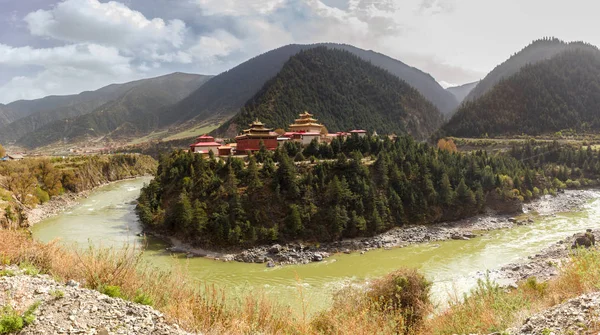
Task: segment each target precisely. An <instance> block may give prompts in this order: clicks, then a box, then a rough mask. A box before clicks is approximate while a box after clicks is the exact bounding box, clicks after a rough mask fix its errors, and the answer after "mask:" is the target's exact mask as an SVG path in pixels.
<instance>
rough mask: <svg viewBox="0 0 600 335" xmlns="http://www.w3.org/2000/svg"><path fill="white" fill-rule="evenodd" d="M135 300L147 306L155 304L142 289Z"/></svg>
mask: <svg viewBox="0 0 600 335" xmlns="http://www.w3.org/2000/svg"><path fill="white" fill-rule="evenodd" d="M133 302H135V303H138V304H142V305H146V306H152V304H153V301H152V298H151V297H150V296H149V295H147V294H145V293H144V292H141V291H138V293H137V294H136V296H135V299H133Z"/></svg>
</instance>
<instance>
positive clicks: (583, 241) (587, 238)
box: [571, 229, 596, 249]
mask: <svg viewBox="0 0 600 335" xmlns="http://www.w3.org/2000/svg"><path fill="white" fill-rule="evenodd" d="M595 244H596V238H595V237H594V234H593V233H592V232H591V230H590V229H588V231H586V232H585V233H584V234H579V235H577V236H576V237H575V241H573V245H572V246H571V248H572V249H575V248H577V247H586V248H590V247H591V246H593V245H595Z"/></svg>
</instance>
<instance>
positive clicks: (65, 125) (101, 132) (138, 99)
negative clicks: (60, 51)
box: [17, 73, 210, 148]
mask: <svg viewBox="0 0 600 335" xmlns="http://www.w3.org/2000/svg"><path fill="white" fill-rule="evenodd" d="M209 78H210V77H209V76H201V75H195V74H185V73H173V74H169V75H165V76H161V77H156V78H151V79H146V80H143V81H141V82H137V84H136V85H135V86H134V87H132V88H130V89H128V90H126V91H125V92H124V93H123V94H121V95H120V96H119V97H117V98H116V99H114V100H112V101H109V102H107V103H105V104H103V105H102V106H100V107H98V108H97V109H95V110H94V111H93V112H91V113H87V114H84V115H80V116H78V117H75V118H66V119H61V120H57V121H53V122H50V123H48V124H46V125H44V126H43V127H41V128H39V129H37V130H36V132H35V136H31V135H30V134H27V135H25V136H23V137H21V138H20V139H19V140H18V141H17V143H18V144H20V145H24V146H26V147H29V148H35V147H39V146H44V145H46V144H50V143H54V142H57V141H60V140H67V141H69V142H73V141H79V140H82V139H86V138H89V137H99V136H105V135H108V137H109V138H113V139H114V138H119V137H122V136H123V135H127V137H132V136H143V135H144V134H147V133H149V132H151V131H153V130H155V129H156V128H157V127H158V118H157V116H156V112H157V111H158V110H159V109H161V108H164V107H166V106H169V105H172V104H174V103H177V102H178V101H180V100H181V99H183V98H184V97H186V96H187V95H188V94H190V93H191V92H192V91H193V90H195V89H197V88H198V87H199V86H200V85H202V84H203V83H204V82H206V81H207V80H208V79H209Z"/></svg>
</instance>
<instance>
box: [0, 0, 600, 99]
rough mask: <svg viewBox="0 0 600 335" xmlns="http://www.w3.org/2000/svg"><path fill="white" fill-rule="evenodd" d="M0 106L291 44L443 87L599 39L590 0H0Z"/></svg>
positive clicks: (235, 59)
mask: <svg viewBox="0 0 600 335" xmlns="http://www.w3.org/2000/svg"><path fill="white" fill-rule="evenodd" d="M0 8H2V10H1V11H0V103H7V102H11V101H14V100H17V99H34V98H39V97H43V96H46V95H50V94H73V93H79V92H81V91H83V90H93V89H97V88H99V87H102V86H105V85H108V84H110V83H115V82H126V81H130V80H135V79H139V78H146V77H151V76H157V75H161V74H165V73H170V72H174V71H183V72H193V73H202V74H218V73H219V72H222V71H224V70H227V69H229V68H231V67H233V66H235V65H237V64H239V63H241V62H243V61H245V60H247V59H248V58H251V57H254V56H256V55H258V54H260V53H263V52H265V51H268V50H270V49H273V48H276V47H279V46H282V45H286V44H289V43H315V42H338V43H348V44H352V45H355V46H357V47H361V48H365V49H373V50H376V51H379V52H382V53H384V54H387V55H389V56H391V57H394V58H397V59H399V60H401V61H403V62H405V63H407V64H409V65H412V66H415V67H418V68H420V69H422V70H423V71H425V72H428V73H430V74H431V75H432V76H433V77H434V78H436V80H438V81H439V82H442V83H444V84H462V83H467V82H470V81H474V80H478V79H480V78H482V77H484V76H485V74H486V73H487V72H488V71H490V70H491V69H493V68H494V66H496V65H497V64H499V63H500V62H502V61H504V60H505V59H507V58H508V57H509V56H510V55H511V54H513V53H515V52H516V51H518V50H520V49H521V48H523V47H524V46H526V45H527V44H529V43H530V42H531V41H532V40H534V39H537V38H541V37H543V36H556V37H559V38H562V39H565V40H585V41H587V42H590V43H593V44H596V45H598V44H600V35H598V34H597V33H596V32H597V31H598V25H599V24H598V23H597V22H598V20H597V19H596V15H597V13H598V10H600V6H599V5H598V4H596V2H595V1H591V0H587V1H584V0H572V1H569V2H564V1H554V0H545V1H542V0H527V1H523V0H504V1H491V0H119V1H100V0H61V1H56V0H0Z"/></svg>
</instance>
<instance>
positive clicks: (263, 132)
mask: <svg viewBox="0 0 600 335" xmlns="http://www.w3.org/2000/svg"><path fill="white" fill-rule="evenodd" d="M326 129H327V128H326V127H325V126H324V125H323V124H320V123H318V120H317V119H315V118H313V115H312V114H310V113H308V112H304V113H302V114H300V118H298V119H296V120H295V122H294V123H293V124H291V125H289V130H288V131H285V132H279V133H278V132H274V131H273V129H270V128H267V127H266V126H265V124H263V123H262V122H260V121H259V120H256V121H254V122H252V124H250V128H249V129H245V130H244V131H243V132H242V134H240V135H239V136H236V137H235V143H225V141H224V140H215V138H214V137H212V136H208V135H202V136H199V137H198V138H196V143H193V144H190V152H194V153H198V154H203V155H209V154H210V153H211V152H212V154H213V155H215V156H231V155H247V154H250V153H252V152H255V151H258V150H260V147H261V143H262V144H263V145H264V147H265V148H266V149H267V150H275V149H277V146H278V145H279V144H281V143H284V142H287V141H294V142H299V143H301V144H302V145H309V144H310V143H311V142H312V141H313V140H316V141H317V142H319V143H320V142H326V143H331V141H333V139H334V138H345V137H348V136H351V135H353V134H356V135H357V136H359V137H363V136H366V135H367V131H366V130H361V129H354V130H350V131H349V132H337V133H328V132H327V130H326Z"/></svg>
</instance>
